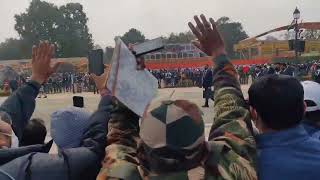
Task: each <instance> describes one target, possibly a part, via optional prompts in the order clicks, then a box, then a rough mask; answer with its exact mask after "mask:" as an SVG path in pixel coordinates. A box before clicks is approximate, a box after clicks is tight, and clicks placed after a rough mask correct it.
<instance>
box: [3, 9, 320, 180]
mask: <svg viewBox="0 0 320 180" xmlns="http://www.w3.org/2000/svg"><path fill="white" fill-rule="evenodd" d="M194 20H195V22H196V26H195V25H194V24H193V23H191V22H190V23H189V24H188V25H189V27H190V29H191V31H192V32H193V34H194V35H195V36H196V37H197V39H198V41H197V42H195V45H196V46H197V47H198V48H200V49H201V50H202V51H203V52H205V53H206V54H208V55H211V56H212V57H213V63H214V69H213V70H212V71H211V70H210V69H209V68H208V67H206V68H205V69H204V73H203V74H204V76H205V78H204V79H206V80H207V82H205V85H204V84H203V83H204V82H202V85H203V86H204V88H207V89H208V88H209V87H211V86H213V87H214V92H212V93H213V98H212V99H214V101H215V103H214V107H213V109H214V113H213V114H210V115H209V116H211V117H212V120H213V121H212V126H211V130H210V133H209V137H208V139H206V137H205V133H204V129H205V123H204V121H203V112H202V110H201V108H199V107H198V106H197V105H196V104H195V103H193V102H191V101H189V100H188V97H187V96H186V97H185V99H180V100H173V99H167V100H164V101H163V100H154V101H152V102H151V103H150V105H149V106H148V110H147V111H146V112H145V114H144V115H143V117H139V116H138V115H137V114H135V113H134V112H132V111H131V110H130V109H128V108H127V107H126V106H124V105H123V104H122V103H121V102H120V101H118V100H117V99H116V98H115V97H113V96H112V93H111V92H110V90H108V89H107V88H106V82H107V78H108V73H104V74H102V75H101V76H96V75H91V78H92V79H93V82H94V83H95V85H96V87H97V89H98V90H99V93H100V96H101V100H100V102H99V105H98V108H97V111H96V112H94V113H93V114H90V113H88V112H85V111H84V110H83V109H81V108H75V107H72V108H64V109H61V110H58V111H56V112H54V113H53V114H52V115H51V136H52V138H53V141H54V142H55V143H56V144H57V146H58V154H48V151H49V149H50V147H51V145H52V141H50V142H48V143H45V142H44V139H43V138H40V137H39V136H45V134H46V133H47V132H46V130H45V129H43V121H42V120H39V119H31V116H32V114H33V112H34V109H35V105H36V101H35V99H36V98H37V96H38V93H39V90H40V87H41V85H42V84H43V83H45V82H47V81H48V79H49V77H50V76H51V75H52V74H53V73H54V72H55V70H56V69H57V67H58V66H59V63H56V64H53V66H51V57H52V54H53V52H54V46H52V45H50V44H49V43H48V42H41V43H40V44H39V46H35V47H33V50H32V75H31V77H30V81H28V82H26V84H25V85H22V87H20V88H19V89H17V90H16V91H15V92H14V93H13V94H11V96H10V97H9V98H8V99H6V101H5V102H4V103H3V104H2V105H1V106H0V179H1V180H2V179H4V180H7V179H10V180H12V179H15V180H44V179H46V180H51V179H52V180H57V179H61V180H65V179H66V180H67V179H68V180H73V179H77V180H78V179H97V180H111V179H121V180H122V179H125V180H136V179H139V180H140V179H141V180H142V179H179V180H187V179H241V180H256V179H261V180H283V179H290V180H301V179H305V180H314V179H317V178H318V177H319V175H320V172H319V170H318V167H320V141H319V132H320V123H319V122H320V84H318V83H317V82H313V81H307V82H302V83H301V82H300V81H299V80H298V79H297V78H295V77H294V75H284V74H283V73H281V72H280V73H279V71H277V70H276V72H275V73H270V74H268V75H264V76H261V77H259V76H257V77H255V79H254V81H253V83H252V85H251V86H250V88H249V91H248V94H249V99H248V100H245V99H244V96H243V93H242V90H241V87H240V83H239V77H241V75H240V73H239V69H241V68H239V67H238V69H236V68H235V67H234V66H233V65H232V63H231V62H230V60H229V58H228V56H227V53H226V51H225V46H224V42H223V40H222V37H221V35H220V33H219V32H218V30H217V27H216V25H215V22H214V20H213V19H211V18H210V19H209V20H208V19H207V18H206V17H205V16H204V15H201V16H200V18H199V17H198V16H195V17H194ZM276 66H277V65H276ZM279 66H281V64H279ZM261 68H268V69H270V67H268V66H267V67H261ZM257 69H260V68H259V67H257ZM260 73H261V72H260ZM202 79H203V78H202ZM208 92H211V91H208ZM15 142H16V143H15ZM195 175H197V176H195Z"/></svg>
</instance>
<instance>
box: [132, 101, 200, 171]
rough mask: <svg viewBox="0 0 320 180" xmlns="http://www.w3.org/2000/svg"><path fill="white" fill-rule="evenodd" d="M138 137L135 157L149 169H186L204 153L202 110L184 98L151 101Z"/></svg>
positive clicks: (197, 161) (197, 164)
mask: <svg viewBox="0 0 320 180" xmlns="http://www.w3.org/2000/svg"><path fill="white" fill-rule="evenodd" d="M140 138H141V143H140V144H139V148H138V158H139V160H140V162H141V163H142V164H143V166H144V167H146V168H147V169H148V170H149V171H152V172H156V173H169V172H177V171H185V170H189V169H192V168H195V167H197V166H199V165H200V162H201V160H203V157H204V156H205V155H206V148H205V136H204V122H203V119H202V112H201V111H200V109H199V108H198V106H197V105H195V104H194V103H191V102H189V101H186V100H176V101H158V102H155V103H152V104H151V105H150V107H149V111H148V112H147V113H146V115H145V117H144V118H143V119H142V122H141V125H140Z"/></svg>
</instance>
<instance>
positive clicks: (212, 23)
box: [209, 18, 218, 31]
mask: <svg viewBox="0 0 320 180" xmlns="http://www.w3.org/2000/svg"><path fill="white" fill-rule="evenodd" d="M209 21H210V23H211V26H212V29H213V31H218V30H217V26H216V23H215V22H214V20H213V19H212V18H210V19H209Z"/></svg>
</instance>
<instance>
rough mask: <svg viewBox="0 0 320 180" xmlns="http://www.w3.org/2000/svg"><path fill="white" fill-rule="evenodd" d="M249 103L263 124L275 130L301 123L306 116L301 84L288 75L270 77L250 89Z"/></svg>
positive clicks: (262, 79)
mask: <svg viewBox="0 0 320 180" xmlns="http://www.w3.org/2000/svg"><path fill="white" fill-rule="evenodd" d="M249 103H250V105H251V106H252V107H253V108H255V109H256V111H257V113H258V115H259V116H260V117H261V119H262V121H263V123H264V124H265V126H267V127H268V128H271V129H274V130H282V129H288V128H291V127H293V126H296V125H298V124H299V123H300V121H301V120H302V118H303V115H304V109H305V108H304V91H303V87H302V85H301V84H300V82H299V81H298V80H297V79H295V78H293V77H291V76H286V75H268V76H265V77H262V78H260V79H259V80H257V81H255V82H254V83H253V84H252V85H251V87H250V89H249Z"/></svg>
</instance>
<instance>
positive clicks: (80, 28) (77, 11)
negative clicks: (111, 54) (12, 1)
mask: <svg viewBox="0 0 320 180" xmlns="http://www.w3.org/2000/svg"><path fill="white" fill-rule="evenodd" d="M15 20H16V24H15V29H16V31H17V32H18V34H19V35H20V37H21V39H22V40H24V41H25V42H28V47H29V48H28V49H29V50H28V54H25V55H26V56H29V57H30V53H31V47H32V45H33V44H37V43H38V42H39V41H40V40H48V41H50V42H51V43H55V44H56V49H57V51H56V55H57V56H58V57H75V56H86V55H87V52H88V51H89V50H90V49H92V47H93V43H92V35H91V34H90V33H89V29H88V26H87V21H88V18H87V17H86V14H85V12H84V11H83V7H82V5H81V4H79V3H69V4H66V5H64V6H61V7H57V6H55V5H54V4H52V3H47V2H44V1H40V0H32V1H31V3H30V6H29V7H28V9H27V11H26V12H25V13H22V14H19V15H15Z"/></svg>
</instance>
